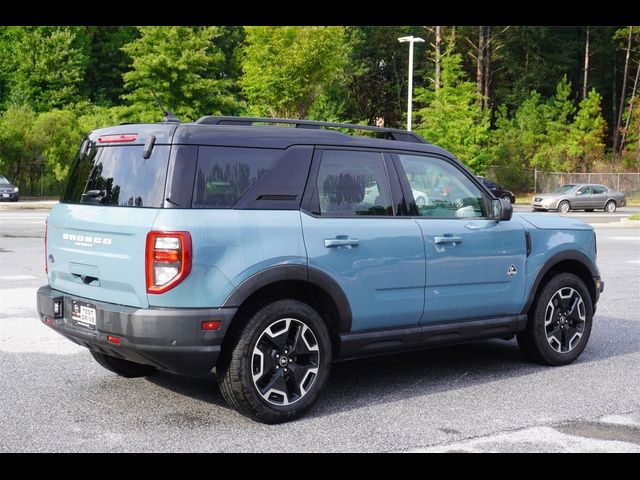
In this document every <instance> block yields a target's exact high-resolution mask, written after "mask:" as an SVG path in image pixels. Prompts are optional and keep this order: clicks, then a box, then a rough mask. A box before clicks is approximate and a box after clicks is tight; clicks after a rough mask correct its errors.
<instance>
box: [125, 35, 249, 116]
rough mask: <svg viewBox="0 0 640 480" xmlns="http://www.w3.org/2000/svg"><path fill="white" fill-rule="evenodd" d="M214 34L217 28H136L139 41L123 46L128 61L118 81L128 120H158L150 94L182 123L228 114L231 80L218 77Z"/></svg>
mask: <svg viewBox="0 0 640 480" xmlns="http://www.w3.org/2000/svg"><path fill="white" fill-rule="evenodd" d="M219 35H220V29H219V28H218V27H140V38H137V39H136V40H134V41H132V42H131V43H128V44H126V45H125V46H124V47H122V49H123V51H124V52H126V53H127V54H128V55H129V56H130V57H131V58H132V60H133V63H132V65H131V68H132V69H131V70H130V71H128V72H126V73H125V74H124V76H123V78H124V87H125V89H126V90H127V91H128V92H129V93H127V94H126V95H124V98H125V99H126V100H128V101H129V102H130V105H131V110H130V117H131V119H138V121H157V120H159V117H160V111H159V108H158V106H157V104H156V102H155V100H154V99H153V95H152V93H151V91H152V90H153V91H155V93H156V95H157V96H158V98H159V99H160V101H161V102H162V103H163V105H164V107H165V108H166V109H168V110H171V111H172V112H173V113H175V114H176V115H177V116H178V117H179V118H181V119H182V120H195V119H197V118H198V117H200V116H202V115H207V114H223V113H227V112H229V111H230V110H232V109H233V108H234V106H235V104H236V100H235V99H234V98H233V96H232V95H230V94H229V89H230V86H231V80H230V79H228V78H225V77H224V76H222V75H221V73H222V69H223V66H224V63H225V57H224V54H223V53H222V51H221V50H220V48H218V47H217V46H216V45H215V43H214V40H215V39H216V38H217V37H218V36H219Z"/></svg>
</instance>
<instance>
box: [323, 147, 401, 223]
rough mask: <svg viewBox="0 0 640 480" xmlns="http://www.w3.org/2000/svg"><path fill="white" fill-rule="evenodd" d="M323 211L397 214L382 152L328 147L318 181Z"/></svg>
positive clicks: (347, 214)
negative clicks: (394, 209) (330, 148)
mask: <svg viewBox="0 0 640 480" xmlns="http://www.w3.org/2000/svg"><path fill="white" fill-rule="evenodd" d="M316 187H317V192H318V201H319V204H320V215H326V216H331V217H350V216H360V215H393V208H392V206H391V205H392V203H391V194H390V190H389V181H388V179H387V173H386V170H385V168H384V160H383V157H382V154H380V153H375V152H357V151H340V150H325V151H324V152H323V153H322V158H321V160H320V170H319V172H318V179H317V183H316Z"/></svg>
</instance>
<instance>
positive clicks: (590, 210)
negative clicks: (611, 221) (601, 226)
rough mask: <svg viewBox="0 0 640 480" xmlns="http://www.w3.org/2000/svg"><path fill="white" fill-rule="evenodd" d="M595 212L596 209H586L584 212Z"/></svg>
mask: <svg viewBox="0 0 640 480" xmlns="http://www.w3.org/2000/svg"><path fill="white" fill-rule="evenodd" d="M594 210H595V209H593V208H585V209H584V211H585V212H593V211H594Z"/></svg>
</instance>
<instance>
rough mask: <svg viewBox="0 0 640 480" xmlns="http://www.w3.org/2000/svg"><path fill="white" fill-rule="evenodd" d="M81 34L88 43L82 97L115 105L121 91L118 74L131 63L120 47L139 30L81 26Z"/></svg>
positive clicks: (120, 80)
mask: <svg viewBox="0 0 640 480" xmlns="http://www.w3.org/2000/svg"><path fill="white" fill-rule="evenodd" d="M84 35H85V36H86V37H87V41H88V44H89V47H88V48H89V62H88V63H87V69H86V75H85V79H84V85H83V89H84V91H85V96H86V97H87V98H88V99H89V100H91V101H92V102H94V103H97V104H99V105H103V106H112V105H118V104H119V103H120V97H121V96H122V95H123V94H124V82H123V79H122V75H123V74H124V73H125V72H126V71H128V70H129V65H130V64H131V58H130V57H129V55H127V54H126V53H125V52H124V51H123V50H122V47H123V46H124V45H126V44H127V43H130V42H132V41H133V40H135V39H136V38H138V37H139V35H140V32H139V31H138V29H137V28H135V27H85V31H84Z"/></svg>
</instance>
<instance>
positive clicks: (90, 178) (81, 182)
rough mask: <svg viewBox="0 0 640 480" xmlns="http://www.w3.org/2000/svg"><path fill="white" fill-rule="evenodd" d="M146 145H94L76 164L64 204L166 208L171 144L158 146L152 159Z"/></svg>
mask: <svg viewBox="0 0 640 480" xmlns="http://www.w3.org/2000/svg"><path fill="white" fill-rule="evenodd" d="M143 148H144V147H143V146H142V145H127V146H109V147H93V148H91V150H90V151H89V154H88V155H87V156H86V158H85V159H84V160H78V161H77V162H76V165H75V166H74V168H73V170H72V171H71V174H70V175H69V181H68V183H67V189H66V191H65V193H64V195H63V196H62V202H63V203H83V204H89V205H111V206H120V207H154V208H159V207H162V205H163V203H164V184H165V179H166V175H167V163H168V161H169V147H168V146H165V145H156V146H155V147H154V149H153V151H152V154H151V156H150V157H149V158H148V159H146V160H145V159H144V158H143V157H142V151H143Z"/></svg>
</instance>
